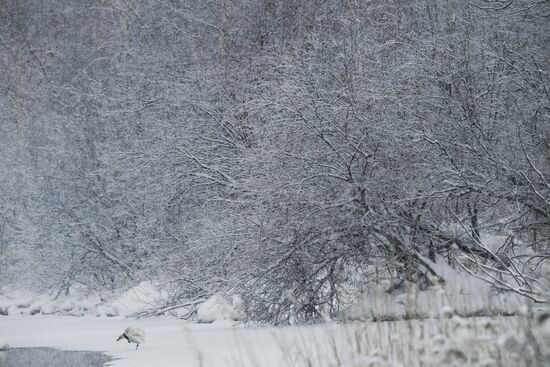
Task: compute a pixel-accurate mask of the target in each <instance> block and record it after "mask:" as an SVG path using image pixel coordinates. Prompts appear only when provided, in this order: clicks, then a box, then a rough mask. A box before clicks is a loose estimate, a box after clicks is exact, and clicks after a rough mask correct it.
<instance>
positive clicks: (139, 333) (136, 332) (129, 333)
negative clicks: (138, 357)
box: [116, 326, 145, 350]
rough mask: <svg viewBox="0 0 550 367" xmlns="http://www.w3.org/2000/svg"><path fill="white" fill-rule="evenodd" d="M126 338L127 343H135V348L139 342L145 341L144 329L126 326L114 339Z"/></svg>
mask: <svg viewBox="0 0 550 367" xmlns="http://www.w3.org/2000/svg"><path fill="white" fill-rule="evenodd" d="M122 338H124V339H126V340H127V341H128V343H136V350H137V349H138V347H139V345H140V344H141V343H144V342H145V331H143V330H141V329H140V328H137V327H131V326H130V327H127V328H126V330H124V332H123V333H122V334H121V335H120V336H119V337H118V339H117V340H116V341H119V340H120V339H122Z"/></svg>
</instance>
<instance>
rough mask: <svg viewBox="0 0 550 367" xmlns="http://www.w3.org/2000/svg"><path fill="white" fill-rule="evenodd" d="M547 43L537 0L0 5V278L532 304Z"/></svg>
mask: <svg viewBox="0 0 550 367" xmlns="http://www.w3.org/2000/svg"><path fill="white" fill-rule="evenodd" d="M549 45H550V2H548V1H546V0H506V1H504V0H503V1H499V0H470V1H465V0H464V1H463V0H370V1H366V0H365V1H356V0H335V1H321V0H317V1H315V0H312V1H300V0H205V1H182V0H155V1H152V0H144V1H135V2H132V1H126V0H108V1H103V0H101V1H99V0H3V1H1V2H0V50H1V52H0V158H1V159H0V192H1V194H0V286H12V287H20V288H27V289H33V290H35V291H36V292H53V293H54V295H58V296H62V295H66V294H70V293H71V292H73V290H75V289H80V290H82V289H85V290H86V291H87V292H102V294H105V293H109V292H111V293H113V294H114V293H116V292H120V291H122V290H125V289H128V288H129V287H132V286H135V285H136V284H139V283H140V282H143V281H145V280H151V281H154V282H156V284H158V285H159V286H161V287H163V289H165V290H166V292H168V294H169V297H168V298H167V299H166V304H165V305H163V306H162V307H171V306H178V305H188V306H189V305H190V306H192V305H194V304H196V303H197V302H200V301H202V300H204V299H207V298H208V297H210V296H212V295H214V294H223V295H228V296H229V295H233V294H239V295H241V297H242V301H243V307H244V310H245V315H246V318H248V319H250V320H256V321H264V322H270V323H288V322H293V321H309V320H318V319H323V318H324V319H326V318H327V317H328V318H338V317H339V315H341V312H343V311H344V310H345V309H346V308H347V307H349V306H350V305H351V304H352V303H353V302H354V301H355V300H356V299H357V298H358V297H359V296H360V295H361V294H364V293H365V292H367V290H368V289H370V288H372V287H374V286H376V285H381V286H383V287H384V290H385V291H387V292H388V293H390V294H391V293H392V292H399V291H400V290H401V289H403V288H404V287H406V286H407V284H411V283H412V284H416V285H417V286H418V287H419V288H420V289H427V288H430V287H431V286H433V285H434V284H445V283H447V284H448V283H449V282H450V281H451V280H449V279H445V276H444V275H443V274H441V273H439V272H438V271H437V269H438V268H437V267H435V266H434V264H439V263H446V264H447V265H448V266H449V267H450V268H453V269H455V270H456V271H458V272H460V273H461V274H468V275H470V276H472V275H473V276H474V277H478V278H481V279H483V280H485V281H486V282H487V283H491V284H493V286H494V287H493V290H494V291H495V292H496V291H501V292H508V293H510V292H511V293H515V294H519V295H521V296H524V298H526V299H531V300H532V301H535V302H545V301H546V300H547V294H548V291H549V285H550V284H549V281H550V268H549V266H548V265H549V260H550V74H549V73H550V48H549ZM159 307H161V306H159ZM161 310H162V308H161ZM190 312H192V308H191V309H190Z"/></svg>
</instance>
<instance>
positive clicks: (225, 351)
mask: <svg viewBox="0 0 550 367" xmlns="http://www.w3.org/2000/svg"><path fill="white" fill-rule="evenodd" d="M129 326H132V327H139V328H140V329H143V330H144V331H145V333H146V335H147V339H146V341H145V343H143V344H142V345H140V347H139V349H138V350H135V345H134V344H129V343H127V342H126V341H124V340H121V341H119V342H116V339H117V337H118V336H119V335H120V334H121V333H122V332H123V331H124V330H125V329H126V328H127V327H129ZM314 329H317V330H320V327H310V330H314ZM297 330H298V329H296V328H294V329H290V328H239V327H232V326H231V323H225V324H224V323H220V322H218V323H215V324H193V323H190V322H187V321H183V320H177V319H174V318H150V319H125V318H119V317H110V318H107V317H92V316H83V317H69V316H51V315H48V316H44V315H36V316H32V317H30V316H4V317H0V345H3V344H9V345H10V346H11V347H52V348H57V349H61V350H88V351H102V352H105V353H106V354H108V355H110V356H112V357H114V358H115V360H114V361H113V362H112V364H111V365H112V366H115V367H137V366H139V367H149V366H151V367H163V366H167V367H170V366H179V367H188V366H192V367H195V366H209V367H210V366H213V367H214V366H215V367H236V366H240V367H247V366H250V367H252V366H262V367H263V366H266V367H271V366H273V367H279V366H285V365H286V363H285V361H284V358H285V355H284V353H283V352H282V350H281V348H279V345H278V340H279V336H281V337H282V335H284V340H285V342H289V343H292V340H294V339H295V340H296V342H298V341H299V340H300V338H301V336H300V332H297ZM258 361H261V363H258Z"/></svg>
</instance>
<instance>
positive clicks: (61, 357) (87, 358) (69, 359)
mask: <svg viewBox="0 0 550 367" xmlns="http://www.w3.org/2000/svg"><path fill="white" fill-rule="evenodd" d="M111 360H112V358H110V357H108V356H106V355H105V354H103V353H100V352H74V351H64V350H57V349H53V348H9V349H8V350H3V351H0V367H103V366H105V365H106V363H107V362H109V361H111Z"/></svg>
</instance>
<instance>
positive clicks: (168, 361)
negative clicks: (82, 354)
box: [0, 315, 550, 367]
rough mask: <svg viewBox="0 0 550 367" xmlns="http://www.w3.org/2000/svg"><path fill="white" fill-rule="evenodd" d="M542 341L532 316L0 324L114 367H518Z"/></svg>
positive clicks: (543, 331) (549, 331) (544, 323)
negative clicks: (139, 341)
mask: <svg viewBox="0 0 550 367" xmlns="http://www.w3.org/2000/svg"><path fill="white" fill-rule="evenodd" d="M129 325H132V326H137V327H140V328H142V329H143V330H145V332H146V342H145V343H144V344H143V345H142V346H140V348H139V350H137V351H136V350H135V348H134V346H133V345H130V344H128V343H125V342H122V341H121V342H116V341H115V339H116V337H117V336H118V335H119V334H120V332H121V331H122V330H124V328H125V327H127V326H129ZM549 341H550V320H549V319H540V318H539V319H537V318H536V317H534V316H526V317H507V318H504V317H498V318H469V319H461V318H452V319H441V320H434V319H432V320H424V321H397V322H376V323H373V322H357V323H350V324H332V323H329V324H323V325H313V326H311V325H310V326H292V327H264V328H244V327H238V326H237V327H235V326H232V325H231V324H230V323H214V324H193V323H189V322H186V321H181V320H177V319H173V318H150V319H138V320H135V319H124V318H118V317H111V318H106V317H89V316H85V317H67V316H41V315H37V316H33V317H29V316H21V317H18V316H15V317H12V316H7V317H0V345H3V344H5V343H7V344H10V345H11V346H12V347H39V346H40V347H52V348H57V349H61V350H89V351H102V352H105V353H106V354H107V355H109V356H111V357H113V358H114V360H113V362H111V363H112V364H110V365H112V366H114V367H149V366H151V367H153V366H155V367H163V366H167V367H169V366H180V367H198V366H204V367H237V366H238V367H283V366H284V367H302V366H308V365H311V366H319V367H325V366H342V367H356V366H362V367H364V366H372V367H383V366H384V367H389V366H395V367H397V366H439V365H442V363H443V364H444V365H447V366H452V365H457V366H458V365H464V364H465V363H466V364H467V365H470V366H517V367H519V366H530V365H536V364H533V363H535V362H537V360H536V358H538V361H539V362H540V361H541V358H548V357H550V354H548V353H549V351H548V350H547V349H544V348H546V347H545V345H546V346H547V345H550V343H549ZM537 349H538V350H537ZM537 353H538V357H537Z"/></svg>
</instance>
